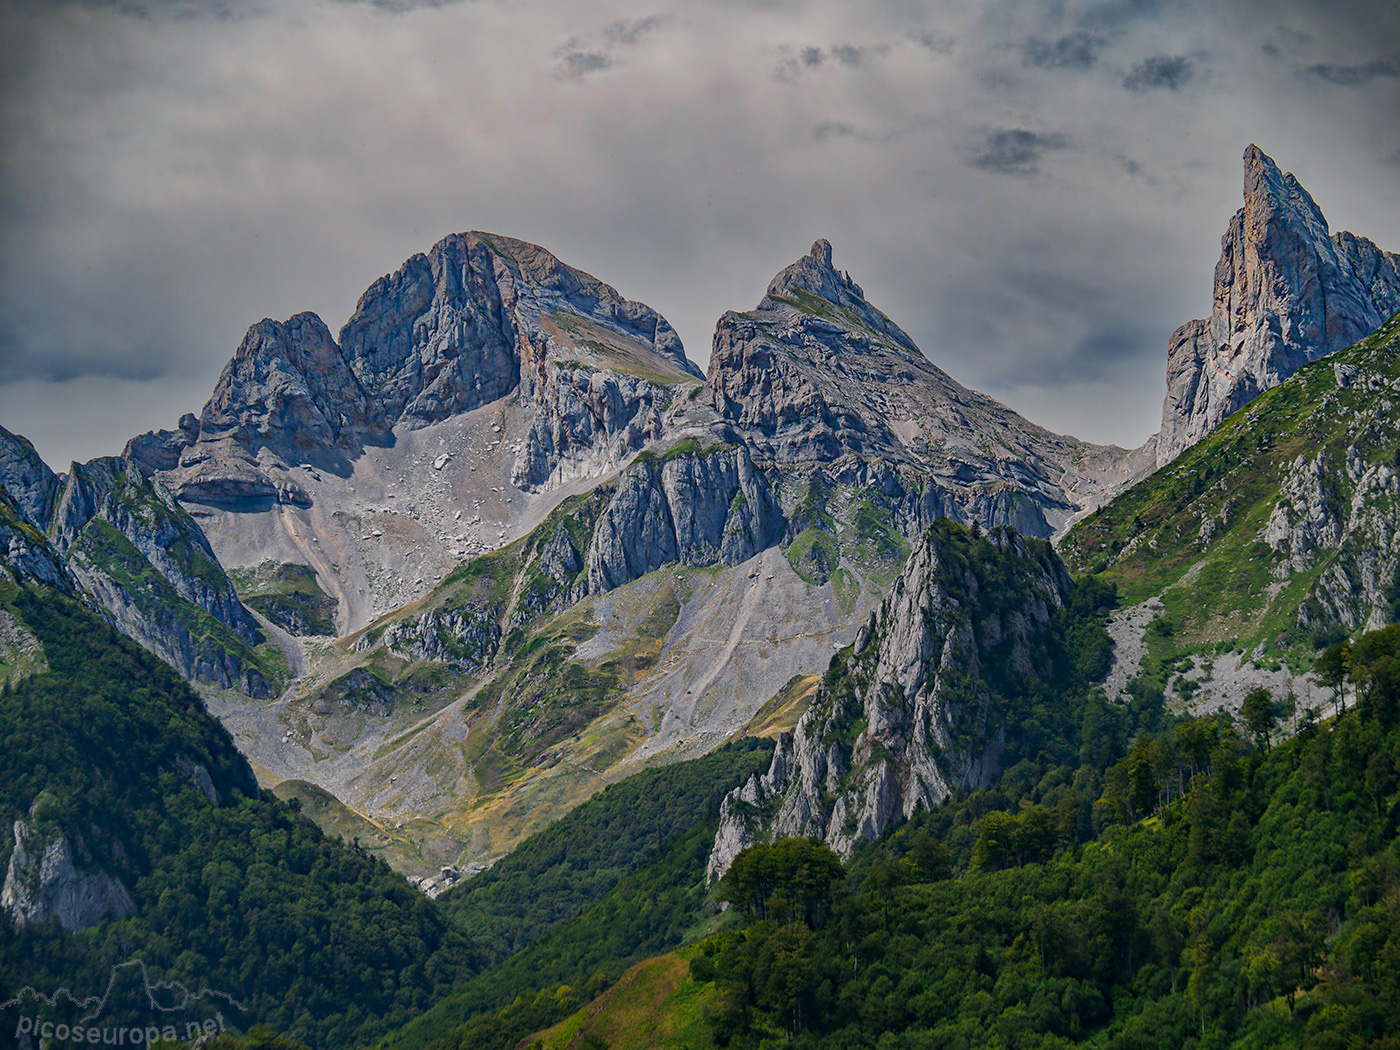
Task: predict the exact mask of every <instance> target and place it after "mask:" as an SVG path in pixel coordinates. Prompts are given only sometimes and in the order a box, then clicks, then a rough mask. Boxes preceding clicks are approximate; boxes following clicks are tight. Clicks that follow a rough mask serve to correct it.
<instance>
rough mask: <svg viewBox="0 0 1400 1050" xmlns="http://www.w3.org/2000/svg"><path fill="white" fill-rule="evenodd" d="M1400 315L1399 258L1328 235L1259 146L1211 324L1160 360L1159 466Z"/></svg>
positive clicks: (1188, 328)
mask: <svg viewBox="0 0 1400 1050" xmlns="http://www.w3.org/2000/svg"><path fill="white" fill-rule="evenodd" d="M1397 310H1400V256H1396V255H1393V254H1391V253H1390V252H1385V251H1382V250H1381V249H1379V248H1377V247H1376V246H1375V245H1374V244H1372V243H1371V242H1370V241H1368V240H1367V239H1366V238H1365V237H1357V236H1355V235H1354V234H1351V233H1346V232H1341V233H1336V234H1330V235H1329V233H1328V229H1327V220H1326V219H1325V218H1324V217H1323V215H1322V210H1321V209H1320V208H1319V207H1318V206H1317V204H1316V202H1314V201H1313V199H1312V197H1311V196H1309V194H1308V191H1307V190H1305V189H1304V188H1303V187H1302V186H1301V185H1299V183H1298V180H1297V179H1295V178H1294V177H1293V175H1292V173H1288V174H1284V173H1282V172H1280V171H1279V168H1278V165H1276V164H1275V163H1274V162H1273V160H1272V159H1270V158H1269V157H1268V156H1267V155H1265V154H1264V152H1263V151H1262V150H1260V149H1259V147H1258V146H1250V147H1249V149H1248V150H1246V151H1245V155H1244V207H1242V208H1241V209H1240V210H1239V211H1237V212H1236V213H1235V215H1234V218H1232V219H1231V220H1230V225H1229V227H1228V229H1227V230H1226V231H1225V235H1224V237H1222V238H1221V241H1220V261H1219V262H1218V263H1217V264H1216V266H1215V288H1214V295H1213V306H1212V310H1211V315H1210V317H1209V318H1207V319H1205V320H1199V321H1188V322H1187V323H1186V324H1184V325H1182V326H1181V327H1180V328H1178V329H1177V330H1176V331H1175V332H1174V333H1173V334H1172V337H1171V342H1170V344H1169V346H1168V350H1167V396H1166V400H1165V401H1164V403H1163V405H1162V431H1161V434H1160V436H1159V439H1158V442H1157V464H1158V465H1159V466H1160V465H1162V464H1165V463H1169V462H1170V461H1171V460H1173V459H1175V458H1176V457H1177V456H1178V455H1180V454H1181V452H1182V450H1183V449H1186V448H1189V447H1190V446H1191V445H1193V444H1195V443H1196V442H1197V441H1199V440H1200V439H1201V438H1202V437H1203V436H1204V435H1206V434H1207V433H1209V432H1210V430H1211V429H1212V428H1213V427H1215V426H1216V425H1218V424H1219V423H1220V421H1221V420H1223V419H1225V418H1226V417H1227V416H1229V415H1230V414H1231V413H1232V412H1234V411H1235V410H1236V409H1238V408H1239V407H1240V406H1241V405H1244V404H1246V403H1248V402H1249V401H1250V400H1251V399H1253V398H1255V397H1257V396H1258V395H1259V394H1260V393H1261V392H1262V391H1264V390H1268V389H1269V388H1271V387H1274V386H1277V385H1278V384H1279V383H1281V382H1283V380H1285V379H1287V378H1288V377H1289V376H1291V375H1292V374H1293V373H1294V372H1296V371H1297V370H1298V369H1299V368H1300V367H1302V366H1303V365H1304V364H1307V363H1308V362H1309V361H1315V360H1317V359H1318V358H1319V357H1324V356H1326V355H1327V354H1330V353H1334V352H1335V351H1337V350H1340V349H1342V348H1343V347H1346V346H1350V345H1351V344H1352V343H1354V342H1356V341H1357V340H1358V339H1361V338H1363V337H1365V336H1367V335H1369V334H1370V333H1371V332H1374V331H1375V330H1376V329H1377V328H1378V327H1379V326H1380V325H1381V323H1382V322H1383V321H1385V320H1386V319H1387V318H1388V317H1390V316H1391V314H1393V313H1395V312H1396V311H1397Z"/></svg>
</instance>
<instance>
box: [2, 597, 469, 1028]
mask: <svg viewBox="0 0 1400 1050" xmlns="http://www.w3.org/2000/svg"><path fill="white" fill-rule="evenodd" d="M0 586H3V587H4V588H5V592H4V593H3V594H0V597H3V598H5V599H6V604H7V605H8V606H9V608H10V609H11V610H12V612H13V614H14V615H16V616H17V617H18V619H19V620H20V621H21V622H22V623H23V625H24V626H25V627H26V628H27V629H28V631H29V632H31V633H32V635H33V636H34V637H36V638H37V639H38V641H39V642H40V643H42V645H43V650H44V655H45V657H46V659H47V663H48V669H47V670H45V671H43V672H41V673H38V674H34V675H31V676H29V677H26V678H23V679H21V680H20V681H19V682H18V683H17V684H9V685H6V686H5V688H4V691H3V694H0V726H3V732H4V740H3V743H0V818H3V820H4V823H5V825H6V827H10V826H15V825H16V822H17V821H23V822H24V826H25V828H26V829H27V830H26V832H25V842H26V844H27V848H28V850H29V853H30V854H31V857H30V861H31V863H30V864H29V865H28V866H27V867H25V869H24V870H23V871H20V870H19V866H18V865H15V864H10V863H9V862H10V861H11V859H12V855H13V854H14V853H15V851H16V850H17V849H19V848H20V846H18V845H17V844H16V841H15V840H14V839H12V838H10V837H9V836H5V841H4V844H3V847H0V849H3V850H4V852H3V854H0V864H8V865H9V871H10V877H8V878H7V879H6V890H7V895H8V896H9V897H11V898H13V897H16V896H27V897H28V898H29V899H30V900H31V903H32V902H33V901H41V902H42V901H45V900H52V899H55V898H56V899H58V900H59V902H60V903H61V902H62V899H63V896H64V894H65V893H66V894H68V896H70V897H71V896H72V890H71V887H72V886H73V885H76V886H78V887H80V888H90V887H91V886H93V885H98V886H102V887H106V889H107V891H108V897H109V899H110V901H111V902H112V904H111V907H109V908H108V915H107V916H106V919H105V921H101V920H102V917H101V916H97V915H92V914H88V915H86V916H85V917H83V916H81V915H80V914H78V913H74V912H72V909H69V912H68V913H65V914H67V915H68V918H69V919H78V918H81V919H82V921H81V922H80V923H79V925H80V926H86V928H79V929H75V930H72V931H71V932H70V930H69V929H65V928H64V926H68V925H70V923H69V922H68V921H67V919H64V918H59V920H58V921H47V922H44V921H39V920H38V918H36V921H32V922H29V923H27V924H24V925H22V926H20V927H19V928H18V929H16V928H15V925H12V922H0V1002H9V1001H11V1000H15V999H17V998H18V997H19V996H20V993H21V991H22V989H23V988H25V987H29V988H32V989H34V990H35V991H37V992H39V993H41V994H53V992H54V991H55V990H56V989H59V988H68V989H71V990H73V993H74V994H75V995H79V996H84V995H101V994H102V991H103V989H104V988H106V987H107V984H108V981H109V978H110V977H111V976H112V975H113V974H114V973H116V972H117V971H116V970H114V968H117V967H121V966H122V965H123V964H127V963H130V962H132V961H133V960H140V961H141V962H143V963H144V964H145V965H146V967H148V968H149V971H150V973H151V974H153V975H155V976H154V977H152V979H153V980H154V979H157V978H158V979H159V980H160V981H164V982H179V983H180V984H181V985H183V986H184V987H186V988H188V989H189V990H190V991H192V992H194V991H199V990H206V989H214V990H217V992H218V993H220V995H221V996H222V997H223V998H221V1000H220V1001H221V1003H224V1004H225V1005H223V1006H222V1009H223V1010H224V1012H225V1014H226V1019H227V1021H228V1022H229V1023H230V1024H232V1025H236V1026H237V1027H238V1028H240V1029H242V1028H247V1027H249V1026H251V1025H253V1024H257V1023H262V1024H266V1025H269V1026H272V1027H273V1028H275V1029H278V1030H280V1031H284V1032H287V1033H290V1034H291V1035H293V1036H295V1037H297V1038H299V1039H303V1040H305V1041H307V1042H308V1043H310V1044H312V1045H314V1046H317V1047H328V1046H351V1045H356V1044H357V1043H362V1042H365V1041H368V1040H370V1039H372V1038H374V1037H375V1036H376V1035H378V1034H379V1033H381V1032H383V1031H385V1030H387V1029H388V1028H389V1027H390V1026H392V1025H394V1024H396V1023H402V1022H403V1021H405V1020H407V1019H408V1018H409V1017H412V1016H414V1015H415V1014H417V1013H419V1012H421V1011H422V1010H424V1009H426V1008H427V1007H428V1006H429V1005H430V1004H431V1003H432V1002H433V1001H434V1000H435V999H437V998H440V997H441V996H442V995H443V994H445V993H446V991H447V990H448V989H449V988H450V987H451V985H452V984H453V982H454V981H456V980H457V979H458V978H459V977H460V976H461V975H462V974H464V973H466V972H469V971H470V970H471V969H472V968H473V965H474V964H473V953H472V951H471V949H470V946H469V944H468V941H467V938H466V937H465V936H464V935H462V934H461V933H460V932H459V931H458V930H456V929H455V928H454V927H453V926H452V924H451V923H449V922H448V921H447V920H446V919H445V918H444V917H443V916H442V915H441V913H440V912H439V911H438V910H437V909H436V908H435V907H434V906H433V904H432V902H430V901H428V900H427V899H426V898H424V897H422V896H421V895H420V894H418V893H416V892H415V891H413V890H412V889H410V888H409V886H408V885H407V884H406V883H405V882H404V880H403V879H402V878H401V877H400V876H398V875H395V874H394V873H392V872H391V871H390V870H389V869H388V868H387V867H386V866H384V865H383V864H382V863H381V862H379V861H376V860H372V859H370V858H369V857H367V856H365V855H362V854H359V853H357V852H356V851H355V850H353V849H351V848H348V847H346V846H344V845H342V844H340V843H338V842H334V841H331V840H328V839H326V838H324V837H323V836H322V835H321V833H320V832H319V831H318V830H317V829H316V827H315V826H314V825H313V824H311V822H310V821H308V820H306V819H304V818H302V817H301V816H300V815H299V814H298V813H297V812H296V811H295V809H293V808H291V807H289V806H287V805H285V804H283V803H281V802H279V801H278V800H276V799H275V798H271V797H266V796H265V797H262V798H259V797H257V794H258V793H257V787H256V784H255V782H254V780H253V776H252V773H251V771H250V770H249V769H248V766H247V764H246V763H245V762H244V760H243V759H242V757H241V756H240V755H239V754H238V752H237V751H236V750H235V749H234V747H233V744H232V741H231V740H230V739H229V737H228V734H227V733H226V732H225V730H224V729H223V727H222V726H220V725H219V723H218V722H216V721H215V720H214V719H213V718H212V717H210V716H209V715H208V714H207V713H206V712H205V710H204V706H203V703H202V701H201V700H200V699H199V698H198V697H197V696H196V695H195V694H194V693H193V692H192V691H191V690H190V688H189V687H188V686H187V685H186V684H185V682H184V681H182V680H181V679H180V677H179V676H178V675H177V674H176V673H175V672H174V671H173V670H171V669H170V668H169V667H168V666H166V665H165V664H163V663H161V662H160V661H159V660H157V659H156V658H155V657H153V656H151V655H150V654H149V653H147V652H145V651H144V650H142V649H140V648H139V647H137V646H136V645H135V644H134V643H132V642H130V641H128V640H127V639H125V638H124V637H122V636H121V635H119V634H118V633H117V632H116V631H115V630H114V629H112V628H111V627H109V626H108V625H107V624H106V623H104V622H102V621H101V620H100V619H98V617H97V616H95V615H94V614H93V613H92V612H90V611H89V610H87V609H86V608H84V607H82V606H81V605H79V604H78V603H77V602H74V601H72V600H70V599H67V598H64V597H62V596H60V595H58V594H56V593H54V592H51V591H43V592H40V591H38V590H35V589H30V588H15V587H13V586H12V585H10V584H9V583H8V582H4V583H0ZM39 854H42V855H43V857H44V861H45V863H44V864H43V865H42V870H40V868H41V866H40V865H39V864H38V863H34V862H36V861H37V859H38V855H39ZM63 856H68V857H69V858H71V859H70V862H69V866H68V867H67V871H68V872H70V873H72V874H71V875H69V876H68V879H69V887H67V888H66V887H65V886H63V885H61V884H56V882H55V878H56V876H55V875H54V874H53V872H54V869H58V870H59V872H60V875H61V874H62V869H63V865H62V863H61V862H55V860H54V858H61V857H63ZM93 880H97V881H96V882H94V881H93ZM123 895H125V903H123ZM8 903H9V901H8V900H7V904H8ZM13 915H14V912H13V911H12V914H11V919H12V921H13ZM118 998H119V999H120V1001H116V1000H114V1001H112V1002H111V1003H110V1004H109V1005H110V1008H111V1011H112V1012H111V1014H110V1016H109V1015H106V1014H104V1015H103V1017H102V1018H99V1019H98V1020H99V1021H100V1022H102V1023H105V1024H107V1025H109V1026H115V1025H117V1024H119V1023H123V1022H125V1023H130V1024H133V1025H134V1024H146V1023H149V1022H150V1020H151V1015H152V1008H151V1006H150V1005H149V1004H148V1003H145V1002H143V1001H142V1000H141V997H139V996H136V995H130V996H124V997H118ZM234 1001H236V1002H237V1004H238V1008H237V1009H234V1008H233V1007H231V1006H229V1005H226V1004H227V1003H229V1002H234ZM26 1004H27V1007H26ZM23 1008H33V1009H40V1006H39V1004H38V1003H37V1001H36V1000H34V998H33V997H32V996H30V997H28V998H25V999H23V1000H21V1001H20V1003H19V1005H18V1006H16V1007H11V1008H10V1009H7V1010H6V1011H5V1015H6V1018H7V1019H9V1021H10V1022H11V1030H13V1026H14V1017H13V1016H12V1012H13V1010H14V1009H23ZM44 1009H47V1008H46V1007H45V1008H44ZM60 1019H64V1018H62V1017H60ZM94 1023H98V1022H97V1021H95V1022H94Z"/></svg>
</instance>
